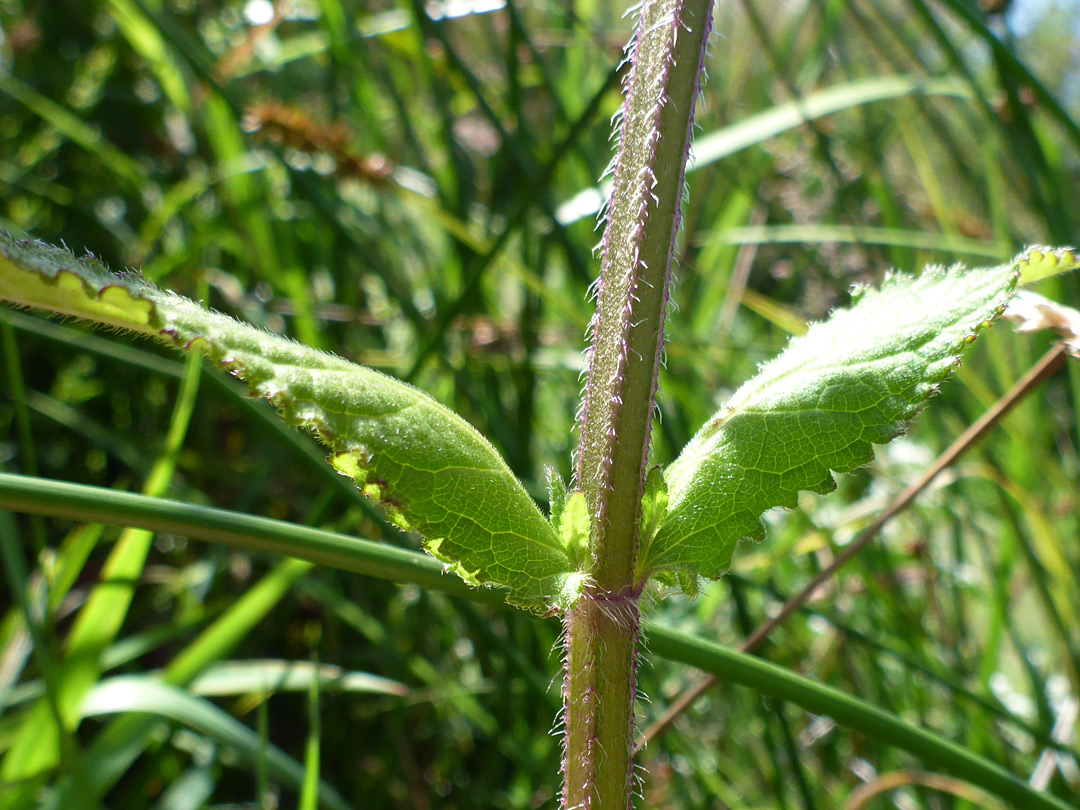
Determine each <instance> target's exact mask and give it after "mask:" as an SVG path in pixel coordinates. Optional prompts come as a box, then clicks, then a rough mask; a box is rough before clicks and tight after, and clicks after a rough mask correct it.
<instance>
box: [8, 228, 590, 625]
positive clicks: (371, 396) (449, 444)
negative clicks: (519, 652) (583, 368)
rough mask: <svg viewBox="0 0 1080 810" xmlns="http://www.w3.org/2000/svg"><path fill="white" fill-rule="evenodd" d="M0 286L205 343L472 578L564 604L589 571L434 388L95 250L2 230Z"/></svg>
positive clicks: (73, 311) (188, 344)
mask: <svg viewBox="0 0 1080 810" xmlns="http://www.w3.org/2000/svg"><path fill="white" fill-rule="evenodd" d="M0 299H6V300H8V301H11V302H13V303H15V304H17V305H20V306H26V307H34V308H38V309H45V310H48V311H51V312H56V313H60V314H64V315H72V316H75V317H78V318H84V319H87V320H91V321H95V322H97V323H102V324H105V325H108V326H113V327H118V328H121V329H126V330H130V331H134V332H138V333H141V334H145V335H150V336H153V337H156V338H158V339H161V340H163V341H165V342H167V343H170V344H172V345H174V346H176V347H177V348H179V349H181V350H185V351H188V350H193V349H194V350H198V351H200V352H202V353H203V354H204V355H206V356H207V357H208V358H210V360H212V361H213V362H214V363H216V364H217V365H218V366H219V367H221V368H222V369H224V370H226V371H229V372H230V373H231V374H233V375H234V376H236V377H239V378H240V379H241V380H244V381H245V382H246V383H247V384H248V386H249V388H250V390H251V392H252V393H253V394H254V395H257V396H261V397H263V398H265V399H267V400H269V401H270V402H271V403H273V404H274V405H275V406H276V407H277V409H278V411H279V412H280V413H281V415H282V416H283V417H284V419H285V421H287V422H288V423H289V424H291V425H294V426H297V427H302V428H306V429H307V430H309V431H311V432H312V433H314V434H315V435H316V436H317V437H318V438H319V439H320V441H322V442H323V443H324V444H325V445H327V446H328V447H329V448H330V450H331V457H330V462H331V464H333V466H334V467H335V469H337V470H338V472H340V473H343V474H345V475H348V476H350V477H351V478H353V479H354V480H355V481H356V483H357V486H358V487H359V488H360V490H361V491H362V492H363V493H364V494H365V495H366V496H368V497H369V498H371V499H373V500H375V501H377V502H378V503H379V504H381V505H382V506H383V508H384V509H385V510H386V511H387V513H388V515H389V516H390V518H391V519H392V520H393V521H394V522H395V523H397V524H398V525H400V526H402V527H403V528H406V529H409V530H413V531H417V532H419V533H420V534H421V535H422V536H423V537H424V538H425V541H426V543H425V545H426V548H427V550H428V551H429V552H430V553H431V554H432V555H434V556H435V557H436V558H438V559H439V560H441V561H442V562H444V563H446V564H447V566H448V567H450V568H451V569H453V570H454V571H455V572H456V573H458V574H459V575H460V576H461V577H462V578H463V579H465V580H466V581H467V582H469V583H470V584H473V585H503V586H506V587H507V588H509V590H510V594H509V597H508V598H509V599H510V600H511V601H514V602H515V603H517V604H521V605H523V606H528V607H534V608H542V607H544V606H546V605H548V604H551V603H556V604H566V603H567V602H569V601H570V600H571V599H572V598H573V597H574V595H575V593H576V589H577V587H578V582H579V579H580V578H579V577H578V576H576V575H573V574H572V570H573V566H572V564H571V561H570V558H569V556H568V555H567V553H566V551H565V550H564V548H563V546H562V544H561V543H560V542H559V539H558V538H557V537H556V535H555V532H554V531H553V530H552V528H551V526H550V525H549V523H548V522H547V520H545V518H544V516H543V515H542V514H541V513H540V510H539V509H538V508H537V506H536V504H535V503H534V502H533V500H532V498H531V497H530V496H529V495H528V493H527V492H526V491H525V489H524V487H522V485H521V483H520V482H519V481H518V480H517V479H516V478H515V477H514V475H513V473H512V472H511V471H510V469H509V467H508V466H507V465H506V462H505V461H503V459H502V458H501V456H499V454H498V453H497V452H496V451H495V449H494V448H493V447H492V446H491V444H489V443H488V442H487V440H486V439H484V437H483V436H481V435H480V434H479V433H478V432H477V431H476V430H475V429H474V428H473V427H472V426H471V425H469V424H468V423H467V422H466V421H465V420H464V419H462V418H461V417H460V416H458V415H457V414H455V413H453V412H452V411H450V410H448V409H447V408H445V407H443V406H442V405H440V404H439V403H438V402H436V401H435V400H434V399H432V398H431V397H430V396H428V395H427V394H425V393H423V392H422V391H419V390H418V389H416V388H413V387H412V386H409V385H406V384H404V383H402V382H399V381H397V380H395V379H393V378H391V377H388V376H386V375H384V374H380V373H378V372H376V371H372V370H371V369H367V368H364V367H362V366H358V365H356V364H354V363H350V362H348V361H346V360H342V359H341V358H339V357H335V356H334V355H331V354H327V353H325V352H320V351H316V350H314V349H310V348H307V347H305V346H302V345H300V344H298V343H295V342H293V341H291V340H287V339H285V338H281V337H278V336H275V335H270V334H267V333H265V332H262V331H260V330H258V329H255V328H254V327H251V326H249V325H247V324H242V323H240V322H238V321H235V320H233V319H232V318H228V317H225V316H223V315H219V314H217V313H213V312H210V311H208V310H206V309H204V308H203V307H201V306H200V305H198V304H196V303H195V302H193V301H190V300H188V299H186V298H182V297H181V296H178V295H175V294H173V293H170V292H163V291H162V290H159V289H157V288H155V287H154V286H152V285H151V284H149V283H148V282H146V281H145V280H144V279H143V278H142V277H141V276H139V275H136V274H133V273H127V274H122V275H114V274H112V273H110V272H109V271H108V270H107V269H106V268H105V267H104V266H103V265H102V264H101V263H100V262H98V261H96V260H95V259H93V258H92V257H86V258H83V259H77V258H76V257H74V256H73V255H72V254H71V253H69V252H68V251H66V250H62V249H60V248H56V247H52V246H49V245H45V244H42V243H40V242H35V241H33V240H16V239H14V238H12V237H11V236H8V235H7V234H4V233H3V232H0Z"/></svg>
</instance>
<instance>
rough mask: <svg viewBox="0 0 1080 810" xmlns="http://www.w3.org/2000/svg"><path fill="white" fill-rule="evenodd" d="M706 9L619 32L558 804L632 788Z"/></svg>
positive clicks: (646, 8) (661, 13)
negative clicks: (648, 506) (677, 259)
mask: <svg viewBox="0 0 1080 810" xmlns="http://www.w3.org/2000/svg"><path fill="white" fill-rule="evenodd" d="M711 13H712V0H684V1H683V2H678V1H677V0H654V1H653V2H648V1H647V2H645V3H644V4H643V5H642V8H641V16H640V20H639V22H638V30H637V34H636V36H635V39H634V41H633V42H632V43H631V46H630V53H629V56H630V65H631V67H630V71H629V74H628V76H627V79H626V99H625V102H624V104H623V108H622V123H621V130H620V137H619V149H618V153H617V155H616V157H615V161H614V163H613V172H614V187H613V190H612V193H611V199H610V200H609V202H608V211H607V218H606V219H607V228H606V231H605V234H604V243H603V261H602V265H601V274H600V281H599V286H598V299H599V300H598V304H597V310H596V315H595V317H594V318H593V323H592V327H591V328H592V347H591V350H590V362H589V374H588V383H587V385H586V389H585V397H584V402H583V405H582V426H581V446H580V448H579V451H578V466H577V487H578V489H579V490H580V491H581V492H582V493H584V495H585V500H586V503H587V504H588V511H589V516H590V519H591V526H592V535H591V537H590V547H591V551H592V557H591V566H590V571H589V575H590V579H589V585H588V587H587V588H586V592H585V594H584V596H582V597H581V599H579V600H578V602H577V603H576V604H575V605H574V607H573V608H572V609H571V611H570V612H569V614H568V616H567V623H566V628H567V645H568V649H567V658H566V683H565V687H564V700H565V712H566V741H565V759H564V762H563V770H564V777H565V783H564V786H563V806H564V808H568V809H569V808H589V810H597V809H598V808H599V809H601V810H606V809H607V808H625V807H627V806H628V805H629V804H630V801H631V794H632V781H633V780H632V773H631V768H632V764H631V763H632V747H633V728H634V722H633V708H634V698H635V693H636V688H635V677H634V670H635V666H636V661H637V636H638V627H639V614H638V606H637V601H638V596H639V591H640V589H639V586H638V583H636V582H635V579H634V564H635V556H636V553H637V543H638V522H639V518H640V507H641V499H642V495H643V492H644V486H645V472H646V464H647V461H648V454H649V438H650V431H651V428H652V417H653V410H654V408H655V404H656V399H655V394H656V388H657V374H658V370H659V365H660V356H661V351H662V348H663V340H664V316H665V312H666V309H667V302H668V288H669V285H670V282H671V262H672V257H673V254H674V250H675V237H676V234H677V233H678V229H679V220H680V203H681V201H682V195H683V186H684V178H685V167H686V159H687V155H688V152H689V144H690V135H691V131H692V128H693V113H694V106H695V104H696V101H697V96H698V94H699V92H700V87H701V74H702V69H703V63H704V54H705V46H706V42H707V40H708V33H709V29H710V25H711Z"/></svg>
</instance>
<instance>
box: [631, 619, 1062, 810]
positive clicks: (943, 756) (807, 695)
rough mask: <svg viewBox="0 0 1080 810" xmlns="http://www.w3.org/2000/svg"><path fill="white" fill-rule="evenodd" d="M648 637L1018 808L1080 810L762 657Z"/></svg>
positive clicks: (671, 652) (688, 660)
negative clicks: (896, 748) (903, 751)
mask: <svg viewBox="0 0 1080 810" xmlns="http://www.w3.org/2000/svg"><path fill="white" fill-rule="evenodd" d="M648 636H649V646H650V648H651V649H652V651H653V652H654V653H656V654H657V655H660V656H662V657H664V658H668V659H670V660H672V661H681V662H683V663H685V664H690V665H691V666H694V667H697V668H698V669H701V670H704V671H705V672H709V673H711V674H713V675H716V676H718V677H720V678H723V679H725V680H727V681H730V682H732V683H738V684H741V685H743V686H748V687H749V688H751V689H753V690H754V691H755V692H760V693H761V694H763V695H769V696H771V697H775V698H779V699H781V700H786V701H790V702H791V703H795V704H796V705H798V706H802V707H803V708H804V709H806V710H807V711H810V712H813V713H815V714H823V715H827V716H828V717H831V718H833V719H834V720H836V721H837V722H838V723H840V724H841V725H844V726H846V727H848V728H850V729H853V730H855V731H859V732H861V733H863V734H866V735H867V736H868V737H871V738H873V739H875V740H879V741H881V742H884V743H887V744H889V745H895V746H897V747H898V748H901V749H903V750H905V751H907V752H908V753H910V754H913V755H915V756H916V757H918V758H920V759H922V760H923V761H924V762H926V763H927V764H928V765H930V766H931V767H933V768H934V769H935V770H944V771H947V772H948V773H950V774H952V775H954V776H958V777H960V778H962V779H966V780H967V781H969V782H971V783H972V784H973V785H977V786H979V787H981V788H984V789H985V790H988V791H989V792H991V793H993V794H995V795H996V796H1000V797H1001V798H1002V799H1005V800H1006V801H1008V802H1012V803H1013V804H1014V805H1015V806H1016V807H1023V808H1030V810H1075V808H1076V806H1077V805H1070V804H1068V803H1067V802H1065V801H1063V800H1061V799H1059V798H1057V797H1055V796H1050V795H1047V794H1045V793H1040V792H1039V791H1037V790H1035V789H1034V788H1032V787H1031V786H1029V785H1028V784H1027V783H1026V782H1024V781H1023V780H1022V779H1019V778H1017V777H1016V776H1014V775H1013V774H1011V773H1009V772H1008V771H1006V770H1005V769H1004V768H1002V767H1001V766H1000V765H996V764H995V763H993V762H990V761H988V760H986V759H984V758H983V757H981V756H978V755H977V754H974V753H972V752H971V751H969V750H967V749H966V748H962V747H960V746H959V745H956V744H955V743H952V742H950V741H948V740H946V739H945V738H943V737H941V736H939V735H937V734H935V733H933V732H932V731H929V730H927V729H925V728H920V727H918V726H914V725H911V724H910V723H907V722H905V721H903V720H901V719H900V718H898V717H896V716H895V715H892V714H889V713H888V712H885V711H883V710H881V709H879V708H878V707H876V706H874V705H872V704H870V703H867V702H866V701H863V700H859V699H858V698H854V697H851V696H850V695H846V694H844V693H843V692H840V691H838V690H836V689H833V688H832V687H830V686H826V685H825V684H822V683H819V682H817V681H814V680H811V679H810V678H805V677H802V676H799V675H796V674H795V673H793V672H790V671H788V670H786V669H783V668H782V667H778V666H776V665H775V664H771V663H769V662H767V661H763V660H761V659H760V658H755V657H754V656H752V655H746V654H744V653H738V652H735V651H733V650H729V649H727V648H725V647H721V646H720V645H719V644H715V643H713V642H710V641H706V640H704V639H698V638H694V637H692V636H688V635H685V634H683V633H680V632H678V631H676V630H671V629H669V628H666V627H660V626H658V625H649V626H648Z"/></svg>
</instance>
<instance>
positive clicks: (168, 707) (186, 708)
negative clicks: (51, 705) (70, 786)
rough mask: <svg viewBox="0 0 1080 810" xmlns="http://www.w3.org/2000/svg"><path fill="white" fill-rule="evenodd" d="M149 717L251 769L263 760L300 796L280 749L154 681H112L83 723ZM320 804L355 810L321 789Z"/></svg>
mask: <svg viewBox="0 0 1080 810" xmlns="http://www.w3.org/2000/svg"><path fill="white" fill-rule="evenodd" d="M131 713H137V714H147V715H151V716H154V717H160V718H164V719H167V720H171V721H173V722H175V723H180V724H182V725H184V726H187V727H188V728H191V729H193V730H194V731H197V732H198V733H200V734H205V735H206V736H208V737H210V738H211V739H213V740H215V741H216V742H218V743H220V744H222V745H225V746H228V747H229V748H231V749H232V750H233V751H235V752H236V753H237V754H239V755H240V756H241V757H242V758H243V759H244V760H245V761H246V762H247V763H248V764H249V765H251V766H254V765H255V764H256V763H257V762H258V761H259V759H260V757H261V758H264V762H265V764H266V766H267V770H268V772H269V774H270V775H271V776H272V777H273V778H275V779H278V780H280V781H281V782H282V783H284V784H286V785H289V786H290V787H292V788H294V789H297V790H299V789H300V787H301V785H302V784H303V783H304V778H305V777H304V768H303V766H302V765H301V764H300V763H299V762H297V761H296V760H294V759H293V758H292V757H290V756H288V755H287V754H285V753H284V752H283V751H282V750H281V749H279V748H277V747H276V746H273V745H270V746H267V745H264V744H263V742H262V740H260V739H259V735H258V734H256V733H255V732H254V731H252V730H251V729H249V728H248V727H247V726H245V725H244V724H243V723H241V722H240V721H239V720H236V719H235V718H233V717H232V716H230V715H229V714H227V713H226V712H224V711H222V710H221V709H219V708H218V707H217V706H215V705H214V704H213V703H210V702H209V701H208V700H205V699H203V698H198V697H195V696H193V695H191V694H189V693H188V692H185V691H184V690H183V689H179V688H177V687H175V686H171V685H170V684H167V683H165V682H163V681H159V680H157V679H155V678H151V677H147V676H139V675H126V676H121V677H117V678H108V679H106V680H104V681H102V682H101V683H99V684H98V685H97V686H95V687H94V688H93V690H92V691H91V692H90V693H89V694H88V695H87V696H86V701H85V702H84V703H83V706H82V714H83V716H84V717H100V716H103V715H111V714H131ZM317 789H318V790H317V796H318V799H319V804H320V805H321V806H323V807H327V808H330V810H351V808H350V806H349V803H348V802H346V801H345V800H344V799H343V798H342V797H341V795H340V794H339V793H338V792H337V791H336V790H334V789H333V788H332V787H330V786H329V785H326V784H325V783H320V784H317Z"/></svg>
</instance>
